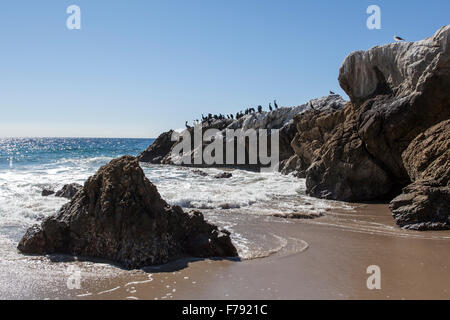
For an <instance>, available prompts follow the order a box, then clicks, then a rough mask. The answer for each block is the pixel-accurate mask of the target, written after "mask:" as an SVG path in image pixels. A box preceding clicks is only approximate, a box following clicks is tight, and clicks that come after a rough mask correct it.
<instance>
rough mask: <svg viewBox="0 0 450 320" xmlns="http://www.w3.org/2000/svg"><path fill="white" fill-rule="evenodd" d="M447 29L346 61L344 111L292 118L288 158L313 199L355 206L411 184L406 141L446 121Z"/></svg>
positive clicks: (449, 93)
mask: <svg viewBox="0 0 450 320" xmlns="http://www.w3.org/2000/svg"><path fill="white" fill-rule="evenodd" d="M449 37H450V26H447V27H443V28H442V29H440V30H439V31H438V32H436V34H435V35H434V36H433V37H431V38H428V39H425V40H423V41H419V42H412V43H406V42H403V43H393V44H389V45H385V46H378V47H374V48H372V49H370V50H368V51H366V52H363V51H358V52H355V53H353V54H351V55H350V56H348V57H347V58H346V59H345V61H344V63H343V65H342V67H341V70H340V75H339V81H340V84H341V87H342V88H343V89H344V90H345V91H346V93H347V94H348V95H349V97H350V98H351V102H350V103H348V104H347V106H346V107H345V109H344V110H337V111H331V112H330V111H328V112H324V111H314V110H313V111H309V112H305V113H303V114H301V115H298V116H297V117H295V122H296V124H297V131H298V132H297V135H296V137H295V138H294V140H293V141H292V147H293V149H294V151H295V157H293V158H292V159H290V162H289V164H290V166H291V167H294V168H296V170H299V172H298V174H299V175H300V176H306V179H307V192H308V193H309V194H310V195H312V196H316V197H321V198H328V199H335V200H345V201H362V200H372V199H380V198H385V197H389V196H391V195H392V194H393V193H394V192H396V190H397V189H400V187H403V186H405V185H407V184H408V183H410V181H411V178H410V176H409V175H408V172H407V169H406V167H405V164H404V160H403V159H402V154H403V152H404V151H405V150H406V149H407V148H408V145H409V144H410V143H411V141H412V140H413V139H414V138H415V137H416V136H417V135H419V134H420V133H422V132H424V131H425V130H426V129H428V128H429V127H431V126H433V125H435V124H437V123H439V122H441V121H444V120H446V119H448V118H449V117H450V90H448V88H449V87H450V71H449V70H450V46H449V40H450V39H449Z"/></svg>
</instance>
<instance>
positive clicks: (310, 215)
mask: <svg viewBox="0 0 450 320" xmlns="http://www.w3.org/2000/svg"><path fill="white" fill-rule="evenodd" d="M273 216H274V217H276V218H283V219H297V220H301V219H304V220H310V219H317V218H320V217H323V216H324V214H323V213H321V212H291V213H276V214H274V215H273Z"/></svg>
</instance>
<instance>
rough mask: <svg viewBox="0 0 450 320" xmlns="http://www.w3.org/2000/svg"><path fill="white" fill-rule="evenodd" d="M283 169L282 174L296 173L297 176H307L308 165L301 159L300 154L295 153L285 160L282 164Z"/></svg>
mask: <svg viewBox="0 0 450 320" xmlns="http://www.w3.org/2000/svg"><path fill="white" fill-rule="evenodd" d="M280 167H281V170H280V172H281V173H282V174H286V175H287V174H291V173H292V175H294V176H295V177H297V178H305V177H306V172H305V169H304V168H305V167H306V165H305V164H304V163H303V162H302V161H301V159H300V158H299V156H298V155H296V154H294V155H293V156H292V157H290V158H289V159H287V160H283V161H282V162H281V164H280Z"/></svg>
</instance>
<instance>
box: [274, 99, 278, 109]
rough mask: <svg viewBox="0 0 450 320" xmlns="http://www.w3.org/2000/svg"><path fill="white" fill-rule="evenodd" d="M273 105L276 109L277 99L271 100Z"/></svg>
mask: <svg viewBox="0 0 450 320" xmlns="http://www.w3.org/2000/svg"><path fill="white" fill-rule="evenodd" d="M273 105H274V106H275V109H278V104H277V100H274V101H273Z"/></svg>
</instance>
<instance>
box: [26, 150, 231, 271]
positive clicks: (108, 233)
mask: <svg viewBox="0 0 450 320" xmlns="http://www.w3.org/2000/svg"><path fill="white" fill-rule="evenodd" d="M229 235H230V234H229V233H228V232H227V231H221V230H219V229H218V228H217V227H216V226H214V225H212V224H209V223H207V222H206V221H205V220H204V218H203V215H202V214H201V213H200V212H191V213H185V212H183V210H182V209H181V208H180V207H178V206H169V205H168V204H167V203H166V202H165V201H164V200H163V199H162V198H161V196H160V195H159V193H158V191H157V189H156V187H155V186H154V185H153V184H152V183H151V182H150V181H149V180H148V179H147V178H146V177H145V175H144V172H143V171H142V169H141V168H140V167H139V162H138V160H137V159H136V158H134V157H129V156H126V157H122V158H119V159H115V160H112V161H111V162H110V163H109V164H107V165H105V166H103V167H102V168H100V169H99V170H98V172H97V173H96V174H95V175H94V176H92V177H91V178H89V179H88V180H87V181H86V183H85V185H84V187H83V189H82V190H81V191H80V192H78V193H77V194H76V196H75V197H74V198H73V199H72V201H71V202H70V203H68V204H66V205H64V206H63V207H62V208H61V210H60V211H59V213H58V214H57V215H56V216H52V217H49V218H47V219H45V220H44V221H43V223H42V224H41V226H38V225H36V226H33V227H32V228H30V229H29V230H28V231H27V233H26V234H25V236H24V237H23V238H22V240H21V241H20V243H19V245H18V249H19V250H20V251H21V252H23V253H25V254H52V253H64V254H71V255H75V256H85V257H97V258H103V259H107V260H110V261H114V262H117V263H119V264H121V265H122V266H124V267H125V268H129V269H133V268H140V267H143V266H147V265H155V264H163V263H166V262H168V261H170V260H173V259H176V258H177V257H179V256H181V255H192V256H196V257H234V256H237V252H236V248H235V247H234V246H233V244H232V243H231V240H230V237H229Z"/></svg>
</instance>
